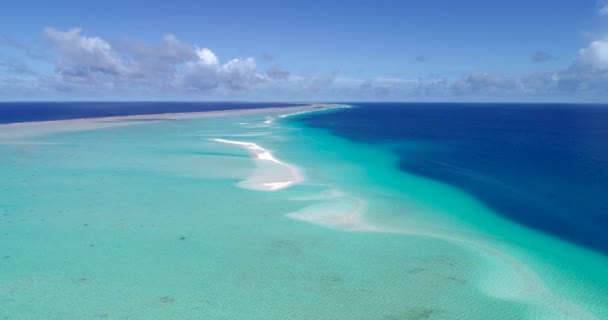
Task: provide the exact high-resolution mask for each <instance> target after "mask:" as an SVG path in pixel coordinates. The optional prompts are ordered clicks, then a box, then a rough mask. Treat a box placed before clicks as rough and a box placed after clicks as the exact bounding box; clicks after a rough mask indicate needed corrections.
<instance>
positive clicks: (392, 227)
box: [0, 111, 608, 319]
mask: <svg viewBox="0 0 608 320" xmlns="http://www.w3.org/2000/svg"><path fill="white" fill-rule="evenodd" d="M322 112H326V111H322ZM331 112H340V111H331ZM288 113H292V112H291V111H290V112H288ZM284 114H287V113H286V112H284V111H273V112H268V113H259V114H247V115H231V116H225V117H214V118H205V117H202V118H190V119H178V120H174V121H145V122H137V121H136V122H134V123H132V125H124V126H114V127H107V128H97V129H96V130H85V131H83V130H82V128H78V129H77V130H76V129H74V130H76V131H65V130H63V131H61V130H59V131H61V132H57V131H58V130H50V131H53V132H54V133H49V134H46V133H44V132H48V131H49V130H46V131H45V130H41V129H40V128H36V126H33V127H32V129H31V130H36V131H37V133H36V134H29V135H14V134H13V135H12V136H11V137H10V138H9V139H3V140H2V142H1V143H0V168H2V169H1V171H0V192H1V194H2V196H1V198H0V256H2V257H3V258H2V259H1V260H0V304H1V305H2V308H0V319H1V318H6V319H201V318H204V319H286V318H287V319H603V318H605V317H606V315H607V314H608V313H607V309H608V304H607V303H606V298H605V297H607V296H608V292H607V291H606V290H607V288H608V286H607V283H608V279H607V277H606V275H605V273H604V272H603V270H605V268H606V267H608V263H607V261H606V259H605V258H604V257H603V256H599V255H597V254H594V253H592V252H588V251H585V250H584V249H580V248H578V247H575V246H573V245H570V244H568V243H565V242H560V241H558V240H555V239H553V238H550V237H547V236H545V235H542V234H540V233H538V232H536V231H533V230H528V229H526V228H524V227H521V226H519V225H516V224H514V223H512V222H510V221H508V220H506V219H503V218H501V217H499V216H497V215H495V214H493V213H492V212H491V211H490V210H489V209H487V208H486V207H484V206H483V205H482V204H481V203H480V202H479V201H477V200H476V199H475V198H473V197H471V196H470V195H468V194H467V193H466V192H464V191H462V190H459V189H456V188H454V187H451V186H448V185H445V184H441V183H438V182H435V181H431V180H428V179H424V178H421V177H417V176H413V175H408V174H406V173H403V172H401V171H399V170H398V168H397V167H396V166H395V165H394V164H395V162H396V158H395V156H394V155H393V154H391V153H390V152H388V151H386V150H384V149H381V148H375V147H374V146H370V145H361V144H357V143H354V142H350V141H347V140H344V139H341V138H338V137H335V136H332V135H331V134H330V133H328V132H326V131H323V130H320V129H313V128H308V127H304V126H302V125H301V124H299V123H297V122H294V121H290V119H291V118H281V117H280V116H281V115H284ZM269 117H270V118H271V119H272V120H273V121H270V122H268V119H269ZM294 117H297V115H295V116H294ZM47 125H49V126H52V124H47ZM89 125H91V126H94V125H95V124H94V123H90V124H89ZM28 130H30V129H27V130H25V131H28ZM11 132H15V131H14V130H13V131H11ZM41 132H42V133H41ZM0 136H3V137H7V136H8V134H7V133H6V132H2V131H0ZM213 139H224V140H230V141H241V142H248V143H254V144H255V145H257V146H259V147H261V148H263V149H264V150H266V151H268V152H270V153H271V154H272V156H273V157H274V158H275V159H276V160H278V161H280V162H281V163H283V164H289V165H293V166H297V168H298V169H299V171H300V173H301V174H302V179H304V180H303V181H297V182H298V183H293V184H291V185H289V186H287V187H285V188H282V189H280V188H279V189H276V190H275V189H272V190H269V189H262V190H260V189H256V188H251V187H250V186H251V184H248V183H244V182H247V181H249V182H251V181H252V177H253V178H255V179H254V180H253V181H254V182H260V181H261V182H267V181H268V180H265V179H262V180H260V179H261V178H264V176H265V175H270V178H271V179H270V180H273V179H274V178H276V176H272V172H275V171H274V170H272V168H270V169H269V168H267V167H264V166H267V165H272V163H270V162H262V163H259V162H260V160H259V159H257V160H256V159H254V158H252V154H251V152H250V150H247V148H243V147H242V146H239V145H234V144H227V143H218V142H217V141H214V140H213ZM414 147H415V146H414ZM269 172H270V173H269ZM280 178H281V179H282V178H284V176H281V177H280ZM530 243H532V244H533V245H530Z"/></svg>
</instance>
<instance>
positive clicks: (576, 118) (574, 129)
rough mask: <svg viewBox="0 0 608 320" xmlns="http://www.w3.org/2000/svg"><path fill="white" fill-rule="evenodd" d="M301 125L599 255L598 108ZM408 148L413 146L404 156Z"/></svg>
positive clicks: (400, 107) (494, 109)
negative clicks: (389, 155)
mask: <svg viewBox="0 0 608 320" xmlns="http://www.w3.org/2000/svg"><path fill="white" fill-rule="evenodd" d="M351 105H353V106H357V108H352V109H346V110H341V111H340V112H332V113H317V114H310V115H307V116H304V117H302V118H301V120H302V121H304V123H305V124H306V125H309V126H313V127H319V128H325V129H328V130H330V131H331V132H333V133H334V134H336V135H339V136H341V137H344V138H347V139H350V140H354V141H358V142H363V143H370V144H377V145H385V146H387V147H388V148H390V149H391V151H393V152H394V153H395V154H397V155H398V156H399V163H398V166H399V168H400V169H401V170H403V171H407V172H409V173H413V174H416V175H420V176H424V177H428V178H431V179H435V180H439V181H442V182H445V183H448V184H451V185H453V186H456V187H459V188H461V189H464V190H466V191H467V192H469V193H470V194H472V195H473V196H475V197H477V198H478V199H480V200H481V201H482V202H484V203H485V204H486V205H487V206H489V207H490V208H492V209H493V210H494V211H496V212H498V213H499V214H501V215H504V216H505V217H507V218H509V219H511V220H512V221H515V222H518V223H521V224H524V225H527V226H529V227H532V228H535V229H537V230H540V231H542V232H546V233H548V234H552V235H554V236H557V237H560V238H562V239H565V240H567V241H570V242H573V243H576V244H579V245H582V246H585V247H587V248H590V249H593V250H596V251H598V252H601V253H603V254H608V105H562V104H455V103H454V104H445V103H441V104H439V103H437V104H432V103H426V104H416V103H376V104H361V103H352V104H351ZM412 143H416V144H417V145H420V146H421V147H420V148H412V147H411V145H412Z"/></svg>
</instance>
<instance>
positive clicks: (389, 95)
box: [0, 0, 608, 102]
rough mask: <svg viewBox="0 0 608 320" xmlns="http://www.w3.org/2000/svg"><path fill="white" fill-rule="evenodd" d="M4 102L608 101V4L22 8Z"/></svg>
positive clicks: (6, 66) (4, 55)
mask: <svg viewBox="0 0 608 320" xmlns="http://www.w3.org/2000/svg"><path fill="white" fill-rule="evenodd" d="M2 11H3V13H2V19H1V20H0V100H293V101H299V100H347V101H355V100H365V101H376V100H377V101H384V100H385V101H568V102H570V101H574V102H576V101H595V102H602V101H607V100H606V99H607V98H608V37H607V36H608V33H607V31H608V2H604V1H603V0H602V1H599V2H598V1H596V0H560V1H547V0H538V1H523V0H512V1H490V0H486V1H481V0H475V1H447V0H435V1H423V0H417V1H405V0H404V1H172V2H171V3H169V2H166V3H164V4H153V3H152V2H151V1H120V2H119V1H36V2H32V1H27V0H25V1H15V2H12V3H10V4H9V5H5V6H4V7H3V9H2Z"/></svg>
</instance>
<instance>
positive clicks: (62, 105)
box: [0, 102, 298, 123]
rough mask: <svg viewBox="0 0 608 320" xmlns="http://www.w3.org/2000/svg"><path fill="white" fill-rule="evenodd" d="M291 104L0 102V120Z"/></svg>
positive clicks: (6, 121)
mask: <svg viewBox="0 0 608 320" xmlns="http://www.w3.org/2000/svg"><path fill="white" fill-rule="evenodd" d="M295 105H298V104H294V103H291V104H288V103H276V102H274V103H254V102H4V103H0V123H13V122H31V121H46V120H65V119H79V118H98V117H111V116H129V115H144V114H157V113H174V112H199V111H217V110H232V109H252V108H271V107H287V106H295Z"/></svg>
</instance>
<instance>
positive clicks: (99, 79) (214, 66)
mask: <svg viewBox="0 0 608 320" xmlns="http://www.w3.org/2000/svg"><path fill="white" fill-rule="evenodd" d="M43 35H44V37H45V39H46V40H47V42H48V43H49V44H50V46H49V47H50V48H52V51H53V53H54V57H55V59H54V60H53V62H52V63H54V66H55V69H54V71H52V72H46V73H44V72H42V73H39V72H38V71H40V70H37V72H33V71H32V70H30V69H29V68H28V66H27V64H25V63H22V62H21V61H20V60H14V59H13V60H10V59H6V57H0V71H1V72H0V91H1V92H7V90H8V91H10V92H26V91H27V92H30V91H32V90H39V91H45V90H46V91H45V92H51V91H52V92H71V93H74V94H79V95H80V96H90V95H93V94H100V95H101V94H105V93H121V92H123V93H129V94H132V95H133V96H137V97H141V96H142V93H143V94H148V93H158V92H160V93H162V94H163V95H165V94H166V95H173V96H182V95H181V94H183V93H205V94H207V93H209V92H214V94H218V95H220V96H221V94H223V96H224V97H232V96H233V95H236V94H238V95H239V96H241V97H244V96H245V95H247V96H258V97H259V96H264V97H279V96H283V97H286V98H288V99H296V98H302V97H305V98H310V97H315V98H316V99H322V98H323V97H327V98H329V99H334V98H336V97H341V98H345V99H348V98H353V99H354V98H361V99H368V98H371V97H377V98H378V99H393V100H399V99H408V98H416V97H430V98H431V99H432V98H439V99H440V98H441V97H445V99H446V100H448V99H452V98H454V99H466V98H467V97H479V96H484V97H485V96H489V95H493V96H518V97H530V96H534V95H545V96H547V97H549V96H551V97H556V96H559V95H560V94H572V95H574V94H578V93H597V92H600V93H603V94H604V95H605V93H606V88H608V40H604V39H597V40H595V41H592V42H591V43H589V45H587V46H586V47H584V48H582V49H580V50H579V51H578V53H577V54H576V56H575V57H574V58H573V59H572V63H571V64H570V65H569V66H567V67H565V68H563V69H560V70H554V71H551V72H538V73H532V74H524V75H519V76H506V75H504V74H497V73H488V72H472V73H468V74H464V75H462V76H453V77H450V78H447V77H445V76H442V75H441V74H439V75H429V76H426V77H407V76H403V77H398V78H382V77H376V78H371V79H357V78H347V77H344V76H340V75H339V74H338V73H337V72H328V73H325V74H323V73H321V74H308V75H298V74H292V73H290V72H289V71H287V70H285V69H284V68H283V67H282V66H281V65H280V64H278V63H276V62H274V59H270V58H268V61H267V62H270V63H269V64H272V65H271V66H270V67H269V68H268V69H267V70H266V71H265V72H259V70H258V66H257V63H256V60H255V59H253V58H248V57H236V58H232V59H229V60H224V61H222V60H221V59H220V57H218V56H217V55H216V54H215V53H214V52H213V51H212V50H211V49H209V48H204V47H202V48H199V47H196V46H194V45H191V44H189V43H187V42H185V41H182V40H180V39H179V38H178V37H177V36H175V35H173V34H169V33H167V34H165V35H163V36H162V38H160V39H159V41H158V42H156V43H145V42H134V41H130V42H124V41H123V42H120V41H109V40H106V39H103V38H101V37H96V36H89V35H85V34H84V32H83V31H82V30H81V29H79V28H74V29H70V30H65V31H62V30H58V29H54V28H51V27H47V28H45V29H44V30H43ZM1 40H2V39H0V43H1V42H2V41H1ZM5 40H6V39H5ZM4 42H6V41H4ZM5 46H6V44H5ZM25 49H27V48H25ZM19 50H21V49H18V50H17V49H15V50H13V51H19ZM575 53H576V52H575ZM3 58H4V59H3ZM552 58H553V57H552V56H551V55H550V54H549V53H546V52H544V51H540V50H539V51H537V52H535V53H534V54H533V55H532V57H531V59H532V60H533V61H536V62H543V61H547V60H550V59H552ZM417 60H418V61H420V62H423V61H427V60H428V59H427V58H426V57H423V56H420V57H417ZM20 86H21V87H23V88H22V89H23V90H21V89H19V88H18V87H20ZM7 88H9V89H10V90H9V89H7ZM26 89H27V90H26ZM254 89H255V90H254ZM237 91H238V93H237Z"/></svg>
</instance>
